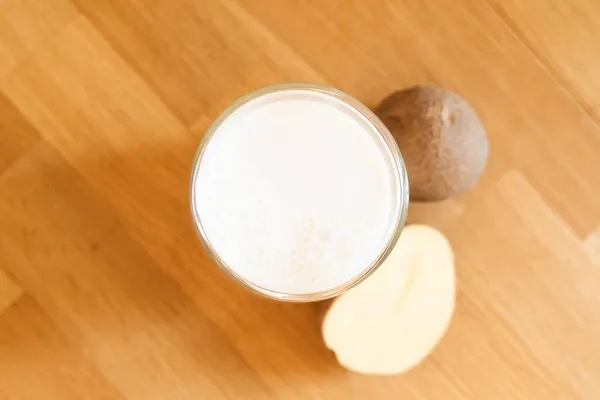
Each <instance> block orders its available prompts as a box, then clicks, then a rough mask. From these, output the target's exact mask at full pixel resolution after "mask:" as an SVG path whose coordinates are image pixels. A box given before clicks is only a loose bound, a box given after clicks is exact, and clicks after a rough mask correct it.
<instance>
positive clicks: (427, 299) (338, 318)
mask: <svg viewBox="0 0 600 400" xmlns="http://www.w3.org/2000/svg"><path fill="white" fill-rule="evenodd" d="M454 300H455V278H454V254H453V252H452V248H451V247H450V243H449V242H448V240H447V239H446V238H445V237H444V236H443V235H442V234H441V233H440V232H438V231H437V230H435V229H433V228H430V227H428V226H425V225H410V226H407V227H405V228H404V231H403V232H402V234H401V236H400V239H399V240H398V243H397V245H396V247H395V248H394V250H393V251H392V253H391V254H390V256H389V257H388V259H387V260H386V261H385V262H384V263H383V265H381V267H380V268H379V269H378V270H377V271H376V272H375V273H374V274H373V275H372V276H370V277H369V278H368V279H366V280H365V281H364V282H362V283H361V284H359V285H358V286H356V287H355V288H353V289H351V290H349V291H348V292H347V293H345V294H343V295H342V296H340V297H338V298H337V299H335V300H334V301H333V302H332V303H331V306H330V307H329V309H328V310H327V311H326V313H325V316H324V319H323V325H322V331H323V339H324V340H325V344H326V345H327V347H328V348H330V349H331V350H332V351H333V352H335V354H336V356H337V359H338V361H339V363H340V364H341V365H342V366H344V367H345V368H347V369H349V370H352V371H355V372H359V373H364V374H382V375H390V374H399V373H402V372H405V371H407V370H409V369H410V368H412V367H414V366H415V365H417V364H418V363H419V362H421V361H422V360H423V359H424V358H425V357H426V356H427V355H428V354H429V353H430V352H431V351H432V350H433V348H434V347H435V346H436V344H437V343H438V342H439V341H440V340H441V338H442V337H443V336H444V333H445V332H446V329H447V327H448V325H449V323H450V320H451V318H452V314H453V311H454Z"/></svg>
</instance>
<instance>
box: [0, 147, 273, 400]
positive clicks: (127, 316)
mask: <svg viewBox="0 0 600 400" xmlns="http://www.w3.org/2000/svg"><path fill="white" fill-rule="evenodd" d="M0 191H2V193H5V195H4V196H3V201H2V202H0V216H1V217H0V218H1V220H0V242H2V243H5V244H6V246H5V247H4V250H5V251H3V252H2V253H1V254H0V263H1V264H2V265H4V266H6V267H7V268H8V271H9V272H10V273H11V274H13V275H14V276H15V277H16V278H17V279H18V280H19V282H20V283H21V284H22V286H23V288H24V289H25V290H26V291H27V292H28V293H30V294H31V295H32V296H34V297H35V298H36V299H37V300H38V301H39V303H40V304H41V305H42V306H43V308H44V310H45V311H46V312H47V313H48V314H49V316H50V317H51V318H52V319H53V320H54V321H55V322H56V324H57V326H58V328H59V329H61V331H63V332H64V334H65V336H66V337H67V338H68V340H69V341H71V342H75V343H79V345H80V346H81V347H82V348H83V349H85V353H86V356H87V357H88V358H89V360H90V361H91V362H93V363H94V365H96V367H97V368H98V370H99V371H100V372H101V373H102V374H103V375H104V376H105V377H106V378H107V380H108V381H109V382H110V383H111V384H112V385H113V386H115V387H116V388H117V389H118V390H119V391H120V392H121V393H122V394H123V395H124V396H125V397H127V398H130V399H196V398H198V397H202V396H206V397H210V398H219V397H226V396H247V397H250V398H252V397H253V396H266V393H267V392H266V389H265V388H264V387H263V386H262V383H261V381H260V380H259V379H257V378H256V375H255V373H254V372H253V371H252V370H251V369H250V368H249V367H248V366H247V365H246V364H245V363H244V362H243V360H241V359H240V357H239V355H238V354H237V352H236V350H235V349H234V348H233V346H232V345H231V344H230V343H229V342H228V341H227V340H226V339H225V336H224V335H223V334H222V333H221V332H220V331H219V330H218V329H216V328H215V327H214V325H213V324H212V323H210V322H209V321H208V320H207V319H206V317H205V316H203V315H202V314H201V313H200V312H199V310H198V309H197V308H196V307H195V306H194V305H193V304H192V303H191V302H190V300H189V298H188V297H186V296H185V295H184V294H183V293H182V291H181V289H180V287H179V286H178V285H177V284H176V283H175V282H174V281H173V279H172V278H170V277H169V276H168V275H166V274H165V273H163V272H162V271H161V270H160V269H159V268H158V267H157V265H156V263H155V262H154V261H153V260H152V259H151V258H150V257H149V256H148V255H147V253H146V252H144V251H143V250H142V249H141V247H140V246H139V244H138V243H137V242H135V241H134V240H133V239H131V237H130V236H129V235H128V234H127V233H125V232H124V230H123V229H122V227H121V225H120V223H119V221H118V218H117V216H116V214H115V213H114V210H113V209H112V207H110V205H109V204H108V203H107V202H106V200H104V199H103V198H102V197H101V195H100V194H98V193H97V192H95V191H94V190H92V189H91V188H90V187H89V186H88V185H87V184H86V183H85V181H84V180H83V179H82V178H81V177H80V176H79V175H78V174H77V173H76V172H75V171H74V170H73V169H72V167H70V166H69V165H68V164H67V163H66V162H65V161H64V159H62V157H61V156H60V155H59V154H57V153H56V152H55V151H54V150H53V149H51V148H49V147H48V146H47V145H40V146H38V147H37V148H36V149H35V151H32V152H31V153H30V154H28V155H27V156H26V157H24V158H22V159H20V160H19V161H18V162H17V163H16V164H15V165H14V166H13V168H11V169H10V170H9V171H7V173H6V174H5V175H4V176H3V177H2V179H1V181H0ZM232 380H235V381H236V382H237V384H236V385H231V384H230V382H231V381H232Z"/></svg>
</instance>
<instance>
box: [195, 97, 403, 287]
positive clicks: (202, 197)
mask: <svg viewBox="0 0 600 400" xmlns="http://www.w3.org/2000/svg"><path fill="white" fill-rule="evenodd" d="M383 143H384V142H383V140H382V139H381V138H380V137H379V136H378V133H377V131H376V129H375V127H373V126H372V125H371V124H370V123H369V122H368V121H367V120H366V119H365V118H364V117H363V116H362V115H361V114H359V113H358V112H357V111H356V110H354V109H353V108H351V107H350V106H348V105H346V104H345V103H343V102H342V101H340V100H338V99H336V98H335V97H332V96H330V95H328V94H324V93H320V92H316V91H309V90H288V91H280V92H275V93H270V94H267V95H264V96H262V97H258V98H256V99H254V100H251V101H250V102H248V103H246V104H244V105H243V106H242V107H240V108H238V109H237V110H236V111H234V112H233V114H232V115H230V116H229V117H228V118H227V119H226V120H225V121H224V122H223V123H222V124H221V126H219V127H218V128H217V130H216V132H215V133H214V135H213V137H212V138H211V139H210V141H209V142H208V144H207V147H206V149H205V152H204V154H203V157H202V159H201V161H200V166H199V167H198V171H197V175H196V178H195V179H196V182H195V193H194V195H195V197H194V201H195V206H196V209H197V213H198V216H199V219H200V222H201V224H202V227H203V229H204V231H205V235H206V238H207V240H208V241H209V242H210V244H211V245H212V247H213V249H214V250H215V252H216V253H217V254H218V255H219V256H220V257H221V259H222V260H223V261H224V262H225V263H226V264H227V266H228V267H229V268H231V269H232V270H233V271H234V272H235V273H237V274H238V275H240V276H241V277H242V278H244V279H246V280H248V281H250V282H251V283H253V284H254V285H258V286H260V287H262V288H264V289H267V290H271V291H276V292H280V293H288V294H309V293H317V292H321V291H325V290H329V289H332V288H334V287H336V286H338V285H342V284H344V283H346V282H348V281H349V280H351V279H352V278H354V277H356V276H357V275H358V274H360V273H361V272H363V271H364V270H365V269H366V268H367V267H368V266H369V265H370V264H371V263H372V262H373V261H374V260H376V259H377V258H378V257H379V255H380V254H381V252H382V251H383V250H384V248H385V246H386V244H387V242H388V241H389V239H390V237H391V236H392V235H393V229H394V222H395V217H394V216H395V215H396V214H395V213H397V210H398V207H399V205H398V202H399V201H400V199H399V198H398V195H397V193H398V187H397V185H398V182H397V180H396V179H394V177H395V175H394V172H393V171H394V164H393V159H392V156H391V155H390V154H389V151H388V150H387V147H385V145H384V144H383Z"/></svg>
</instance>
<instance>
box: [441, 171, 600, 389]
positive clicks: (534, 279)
mask: <svg viewBox="0 0 600 400" xmlns="http://www.w3.org/2000/svg"><path fill="white" fill-rule="evenodd" d="M483 227H486V228H485V231H482V229H483ZM447 232H448V234H449V237H450V239H451V241H452V243H453V245H454V247H455V250H456V253H457V257H458V258H457V263H458V264H457V265H458V276H459V288H460V292H461V293H462V295H463V296H467V297H468V299H469V301H470V302H472V303H473V304H475V305H477V306H478V308H479V309H480V312H481V313H484V314H485V315H486V316H485V317H483V316H480V317H481V318H485V320H487V321H489V322H490V328H491V329H492V330H494V331H496V330H497V331H504V332H506V333H507V334H510V335H511V337H512V338H513V339H511V340H510V341H509V342H506V343H504V342H501V341H500V342H498V341H493V342H491V343H494V349H495V350H497V351H499V352H501V351H502V350H500V349H504V348H505V346H511V347H514V348H513V356H509V355H505V356H501V357H502V358H503V359H506V360H510V359H512V360H515V359H516V357H517V355H518V354H521V357H523V356H528V357H530V358H531V360H526V359H522V361H521V362H517V361H515V363H516V364H515V363H511V366H514V365H517V364H518V365H520V367H519V369H518V371H519V374H520V376H521V378H519V379H525V375H523V373H524V369H522V367H521V366H525V365H527V366H528V367H525V368H530V366H532V365H537V367H538V368H539V372H538V373H536V374H535V375H533V376H531V377H530V378H531V379H532V380H530V381H527V380H523V381H521V383H522V385H523V387H522V388H521V389H520V390H519V391H518V392H519V393H520V392H522V393H530V394H531V395H532V397H531V398H549V397H547V396H550V397H552V398H554V397H557V398H593V397H594V395H595V393H599V391H600V386H599V385H598V381H597V380H596V379H595V378H594V377H595V376H597V375H598V373H600V357H598V356H597V354H600V353H599V352H598V350H599V348H598V342H597V341H596V340H595V339H594V338H596V337H598V335H599V334H600V317H599V314H598V312H597V305H598V302H599V301H600V297H599V294H598V292H597V290H596V283H597V282H598V281H599V280H600V270H598V268H597V266H595V265H593V263H591V262H590V260H589V258H588V257H587V254H586V252H585V249H584V247H583V245H582V243H581V242H580V241H579V240H578V238H577V236H576V235H575V233H574V232H573V231H572V230H571V228H570V227H569V226H568V224H566V222H565V221H563V220H562V219H561V218H560V216H559V215H557V213H556V212H555V211H554V210H552V209H551V208H550V207H549V206H548V205H547V204H546V203H545V201H544V200H543V198H542V197H541V196H540V195H539V193H537V192H536V191H535V190H534V188H533V187H532V185H531V184H530V183H529V182H528V181H527V180H526V179H525V178H524V176H523V174H522V173H520V172H517V171H511V172H509V173H508V174H507V175H506V176H505V177H503V178H502V180H501V181H500V182H499V184H498V187H497V188H496V189H495V190H493V191H490V192H489V193H488V194H487V195H486V196H484V197H480V198H479V201H478V203H477V205H470V207H469V208H467V209H466V211H465V213H464V214H463V215H462V217H461V218H460V219H459V220H458V221H457V222H456V224H454V225H453V226H452V227H450V228H448V229H447ZM459 309H460V306H459ZM459 313H460V311H459ZM478 321H479V320H478ZM473 322H474V321H473ZM482 323H483V322H482ZM457 324H458V323H457ZM459 326H460V324H459ZM463 328H465V329H466V327H464V326H463ZM511 342H515V343H517V344H518V346H517V345H513V344H511ZM451 343H454V341H451ZM448 354H450V352H449V353H448ZM440 356H442V355H440ZM440 362H443V363H444V364H445V365H447V366H448V368H452V366H453V365H454V364H453V361H452V360H450V359H449V358H446V357H444V358H443V360H440ZM473 365H474V364H473ZM512 368H513V371H516V370H515V369H514V367H512ZM452 370H453V371H456V372H457V373H458V374H462V372H461V371H462V370H461V369H460V368H459V367H458V365H454V368H453V369H452ZM466 370H467V371H472V370H473V369H471V368H466ZM533 378H535V380H533ZM461 379H470V378H469V377H466V376H464V377H462V378H461ZM481 379H485V377H481ZM478 381H479V380H478ZM536 381H537V382H538V384H539V385H540V386H539V387H538V388H537V389H536V390H534V389H535V388H536V385H535V382H536ZM544 382H545V383H544ZM541 385H545V387H546V388H547V390H549V392H548V393H547V394H544V391H542V388H543V387H544V386H541ZM538 390H539V391H538ZM550 392H554V394H550ZM559 393H560V395H559ZM534 394H535V396H533V395H534ZM543 394H544V395H543ZM515 396H516V395H515ZM508 397H509V398H513V396H508ZM500 398H506V397H500Z"/></svg>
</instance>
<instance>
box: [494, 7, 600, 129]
mask: <svg viewBox="0 0 600 400" xmlns="http://www.w3.org/2000/svg"><path fill="white" fill-rule="evenodd" d="M488 2H489V3H490V4H491V6H492V7H493V8H494V10H495V11H496V12H497V13H498V15H499V16H500V17H501V18H502V19H503V20H504V22H505V23H506V24H507V25H508V26H509V27H510V28H511V29H512V30H513V31H514V32H515V34H516V35H518V37H519V39H521V40H522V41H523V43H524V44H525V45H526V46H527V47H528V48H529V49H530V50H531V52H532V53H533V54H535V56H536V57H537V58H538V59H539V60H540V61H541V62H542V63H543V64H544V66H545V67H546V68H548V70H549V71H551V72H552V74H553V75H554V77H555V78H556V80H557V81H558V82H559V83H560V84H561V85H562V86H563V87H564V88H565V89H566V90H567V91H568V92H569V93H570V94H571V95H572V96H573V97H574V98H575V99H576V100H577V102H578V103H579V104H581V106H582V108H583V109H584V110H585V112H587V113H589V114H590V115H592V116H593V117H594V119H595V120H596V123H600V99H599V98H598V91H599V90H600V76H598V63H599V62H600V47H599V46H598V37H600V8H598V2H596V1H594V0H576V1H564V0H550V1H540V0H534V1H522V0H509V1H497V0H488Z"/></svg>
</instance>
